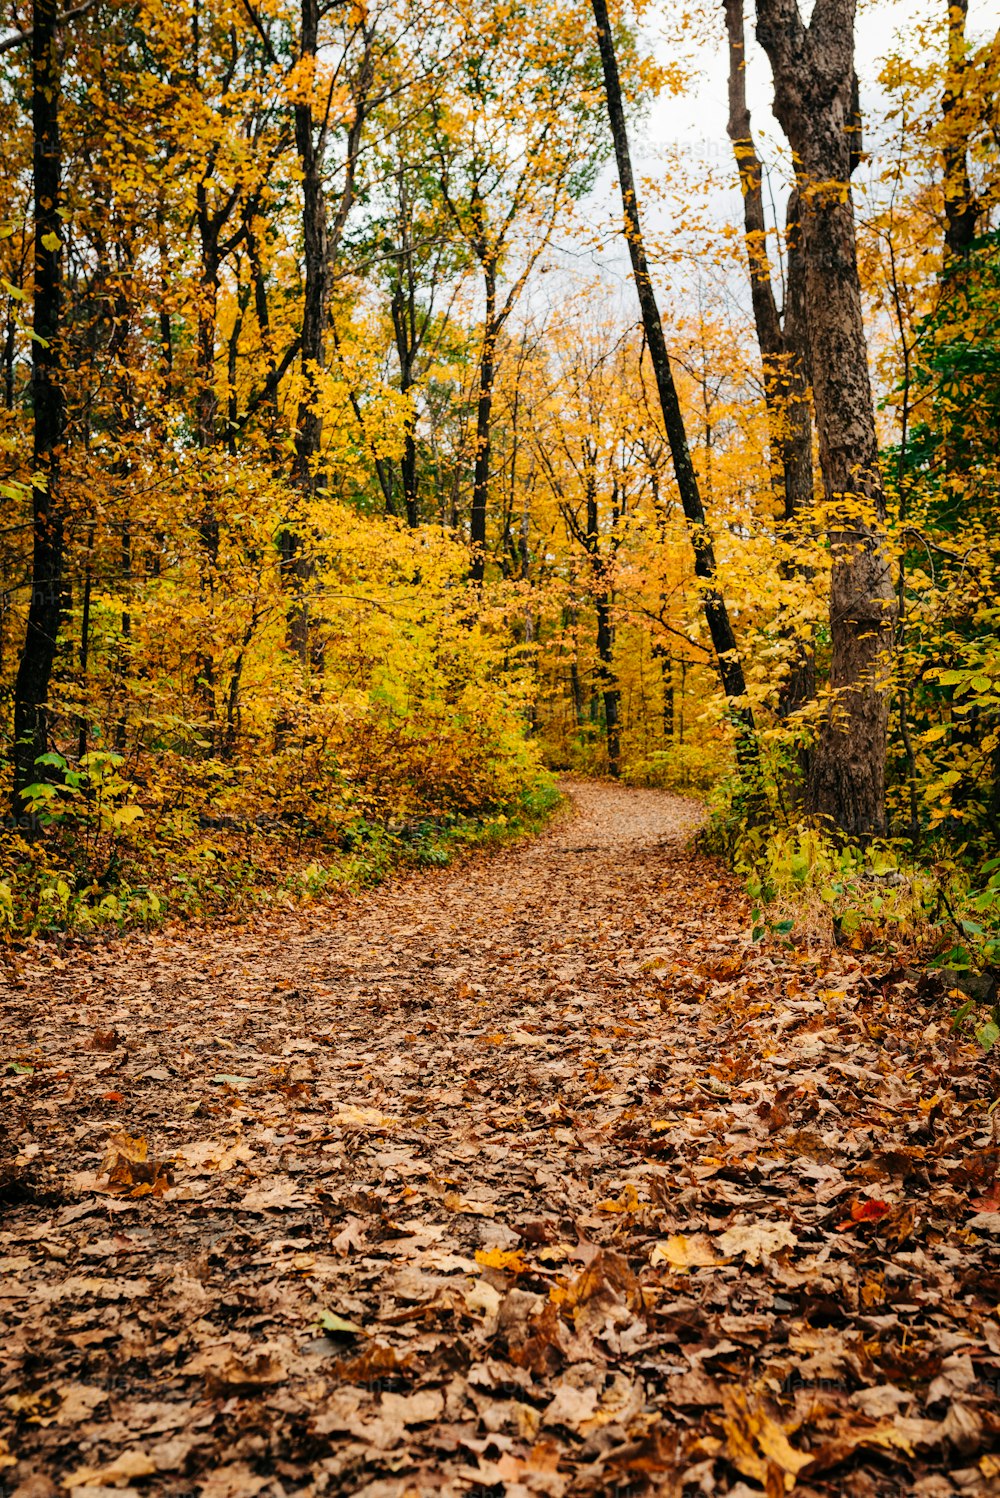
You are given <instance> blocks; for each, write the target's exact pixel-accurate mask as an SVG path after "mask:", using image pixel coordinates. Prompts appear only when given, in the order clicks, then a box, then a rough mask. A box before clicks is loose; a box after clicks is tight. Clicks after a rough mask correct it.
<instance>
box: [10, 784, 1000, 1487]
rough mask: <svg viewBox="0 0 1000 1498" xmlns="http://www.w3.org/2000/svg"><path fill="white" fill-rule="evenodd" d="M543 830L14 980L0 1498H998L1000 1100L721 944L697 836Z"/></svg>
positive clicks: (816, 991)
mask: <svg viewBox="0 0 1000 1498" xmlns="http://www.w3.org/2000/svg"><path fill="white" fill-rule="evenodd" d="M570 790H571V794H572V799H573V802H574V809H575V815H574V817H573V818H565V819H563V820H562V821H560V822H559V823H557V824H556V825H555V826H554V828H553V829H552V830H551V831H550V832H549V833H548V834H546V835H545V836H544V837H542V838H540V839H538V840H537V841H536V842H535V843H533V844H531V845H527V846H522V847H519V848H517V849H514V850H511V851H508V852H506V853H504V854H502V855H500V856H498V857H495V858H493V859H491V860H488V861H487V860H481V861H478V862H469V863H466V864H464V865H463V866H460V867H458V868H452V869H447V870H442V871H436V872H434V873H424V874H421V875H419V876H414V877H412V878H410V879H408V880H406V881H404V882H401V883H397V884H395V885H393V886H391V887H389V888H386V889H383V890H382V891H380V892H378V893H375V894H372V895H370V896H366V897H364V898H360V899H353V900H348V899H344V900H343V901H342V902H340V903H339V904H331V905H327V906H325V907H322V908H318V907H312V908H311V909H309V910H307V911H289V912H287V913H283V914H281V915H280V916H272V917H271V918H269V919H268V920H261V919H255V921H254V922H253V923H252V924H248V925H246V926H244V927H229V928H223V929H219V928H215V929H208V930H200V931H199V930H194V929H191V928H188V929H185V930H180V929H178V930H174V931H167V932H160V933H157V934H152V935H146V936H133V937H130V938H129V939H128V941H127V943H123V944H118V945H109V946H101V945H95V946H93V947H92V948H90V949H80V948H78V949H76V950H74V951H72V953H71V954H70V955H69V956H66V955H64V956H59V955H53V954H50V955H49V956H48V957H47V958H43V957H39V958H37V959H35V965H34V966H31V965H30V964H28V963H27V962H26V964H25V966H24V968H23V970H22V974H21V981H20V984H19V986H17V987H13V988H8V989H7V990H6V991H5V993H4V996H3V1010H2V1012H3V1028H2V1034H3V1036H4V1037H5V1051H4V1058H3V1059H4V1061H5V1062H8V1063H9V1064H7V1065H6V1067H5V1069H4V1073H3V1080H2V1088H3V1092H2V1097H3V1108H2V1112H0V1202H2V1209H0V1211H2V1215H0V1325H2V1326H3V1328H4V1336H3V1338H2V1340H0V1431H2V1435H0V1481H2V1482H4V1483H5V1484H6V1490H7V1491H8V1492H9V1493H11V1494H17V1495H18V1498H54V1495H61V1494H66V1493H68V1494H71V1495H72V1494H73V1493H79V1494H80V1495H83V1498H87V1495H92V1494H96V1493H99V1492H100V1491H102V1490H103V1491H105V1492H108V1491H114V1492H116V1493H118V1494H123V1493H124V1494H126V1495H128V1494H140V1495H144V1494H148V1495H171V1498H181V1495H187V1494H192V1495H193V1494H198V1495H200V1498H246V1495H254V1494H257V1493H261V1494H264V1495H265V1498H267V1495H275V1498H276V1495H281V1494H306V1495H312V1494H316V1495H319V1494H355V1495H365V1498H423V1495H428V1498H429V1495H432V1494H433V1495H459V1494H462V1495H465V1494H471V1495H479V1498H492V1495H500V1494H508V1495H511V1498H523V1495H532V1494H542V1495H551V1498H562V1495H564V1494H594V1495H598V1494H612V1493H613V1494H616V1495H626V1494H637V1495H638V1494H644V1493H658V1494H665V1495H671V1498H688V1495H695V1494H729V1495H731V1498H747V1495H750V1494H756V1493H764V1494H766V1495H768V1498H776V1495H783V1494H787V1493H792V1492H794V1493H796V1494H798V1495H800V1498H815V1495H841V1494H848V1493H849V1494H851V1495H852V1498H903V1495H907V1498H947V1495H951V1494H1000V1455H998V1454H997V1453H998V1448H1000V1326H998V1321H997V1314H996V1307H997V1301H998V1299H1000V1210H997V1209H998V1206H1000V1193H998V1188H997V1174H998V1170H997V1168H998V1162H1000V1150H998V1144H997V1137H996V1130H995V1127H994V1115H993V1114H991V1112H990V1106H989V1105H990V1102H991V1100H992V1099H993V1098H994V1097H995V1096H996V1092H997V1083H996V1071H995V1062H993V1061H991V1060H990V1059H989V1058H988V1057H984V1056H983V1055H981V1054H980V1053H979V1052H978V1050H977V1049H974V1048H973V1047H971V1046H970V1045H968V1044H967V1043H965V1042H964V1041H961V1040H960V1039H958V1038H956V1037H954V1036H951V1035H950V1034H949V1033H948V1029H947V1023H946V1016H947V1005H946V1002H944V1001H942V999H941V998H940V997H939V996H937V997H936V996H935V995H934V994H933V993H932V992H929V991H928V992H922V991H921V989H920V986H919V985H918V984H916V983H914V982H912V981H910V980H909V979H908V978H907V976H906V975H901V974H899V973H888V974H885V973H880V971H879V964H878V963H877V962H876V961H875V960H874V959H872V958H867V957H864V956H861V955H859V954H857V953H852V952H847V951H845V950H843V949H837V950H834V951H832V952H831V951H826V950H811V951H804V950H796V949H794V948H787V949H777V948H774V947H769V948H766V949H763V950H762V949H760V948H755V947H753V946H752V945H751V943H750V942H749V939H748V922H747V912H746V909H745V906H744V903H743V901H742V899H741V897H740V895H739V892H738V891H737V890H736V888H735V887H734V885H733V884H732V882H731V881H730V880H728V878H727V877H726V876H725V875H724V874H723V873H722V872H721V871H720V869H719V867H718V866H717V865H716V864H715V863H713V862H712V861H710V860H707V859H703V858H700V857H699V856H697V855H696V854H694V853H692V852H691V851H690V849H689V847H688V839H689V836H690V833H691V831H692V828H693V826H694V823H695V821H696V817H697V809H696V808H695V807H693V806H692V805H691V804H690V803H687V802H684V801H682V800H679V799H677V798H674V797H671V796H668V795H665V794H662V793H658V792H652V791H635V790H631V791H627V790H625V789H622V788H618V787H613V786H608V785H599V784H593V783H591V784H578V785H574V786H572V787H570ZM581 847H582V848H585V850H586V857H581V856H580V852H579V850H580V848H581ZM882 966H883V967H884V962H883V964H882Z"/></svg>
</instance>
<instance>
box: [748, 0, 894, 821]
mask: <svg viewBox="0 0 1000 1498" xmlns="http://www.w3.org/2000/svg"><path fill="white" fill-rule="evenodd" d="M854 9H855V0H816V3H815V6H814V8H813V13H812V18H811V20H810V23H809V25H808V26H806V25H805V24H804V23H803V21H802V19H801V17H800V15H799V11H798V6H797V4H796V0H757V36H758V39H759V41H760V43H761V46H762V47H763V48H764V51H765V52H766V53H767V55H768V57H769V59H770V62H771V69H772V73H773V76H774V109H775V114H776V116H777V118H778V120H779V122H780V124H781V127H782V129H783V130H784V132H785V135H786V136H787V137H788V141H789V144H790V146H791V148H792V152H793V155H794V158H795V164H796V165H795V170H796V180H797V185H798V189H799V205H800V214H801V224H802V244H803V256H804V261H805V301H806V316H807V323H808V329H809V351H810V360H809V363H810V368H811V371H812V378H813V399H814V404H815V410H816V426H817V430H818V432H819V451H820V466H821V469H822V474H823V488H824V492H825V498H826V502H827V510H828V520H827V526H828V534H829V541H830V549H831V582H830V632H831V665H830V689H831V698H830V704H829V707H828V709H827V711H826V714H825V716H824V721H823V723H822V725H821V728H820V734H819V739H818V742H817V744H816V748H815V752H814V755H813V763H812V768H811V774H810V783H809V803H810V807H811V809H812V810H813V811H815V812H817V813H819V814H820V815H822V816H825V817H828V818H829V819H830V820H831V821H832V822H833V823H834V825H835V826H836V827H837V828H839V829H840V831H841V832H842V833H844V834H845V835H847V836H848V837H855V838H860V839H862V840H865V839H868V838H870V837H872V836H876V835H878V834H880V833H883V832H884V831H885V825H886V823H885V758H886V732H887V726H888V712H889V696H888V679H889V669H890V665H891V658H892V635H893V625H894V619H895V595H894V592H893V588H892V579H891V573H890V559H889V554H888V547H887V543H886V536H885V529H884V520H885V498H884V494H883V491H882V481H881V475H880V472H879V464H878V443H877V439H876V433H875V418H874V411H873V406H872V393H871V382H870V379H869V373H868V357H867V347H866V344H865V331H864V323H863V320H862V309H861V284H860V279H859V276H858V263H857V244H856V239H855V228H854V206H853V202H852V198H851V191H850V177H851V171H852V169H853V165H854V162H855V161H856V159H857V158H856V152H857V150H858V148H859V144H860V142H859V138H858V136H859V122H858V117H857V79H856V75H855V71H854Z"/></svg>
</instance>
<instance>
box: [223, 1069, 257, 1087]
mask: <svg viewBox="0 0 1000 1498" xmlns="http://www.w3.org/2000/svg"><path fill="white" fill-rule="evenodd" d="M256 1080H257V1079H256V1077H238V1076H236V1074H235V1073H234V1072H228V1071H220V1072H219V1075H218V1076H217V1077H213V1078H212V1081H213V1082H220V1083H222V1084H224V1085H225V1086H226V1087H250V1086H252V1084H253V1083H254V1082H255V1081H256Z"/></svg>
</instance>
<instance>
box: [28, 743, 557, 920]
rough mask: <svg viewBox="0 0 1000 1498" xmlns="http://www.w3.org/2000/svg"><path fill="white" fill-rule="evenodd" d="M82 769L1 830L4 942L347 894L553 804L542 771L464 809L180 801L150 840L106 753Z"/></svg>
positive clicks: (524, 825) (485, 842) (486, 837)
mask: <svg viewBox="0 0 1000 1498" xmlns="http://www.w3.org/2000/svg"><path fill="white" fill-rule="evenodd" d="M109 758H110V757H109ZM88 768H89V773H90V775H91V778H92V779H91V784H90V785H89V786H88V788H87V789H88V796H87V798H86V800H85V801H84V802H81V804H80V805H79V806H78V807H77V808H76V814H75V815H63V816H61V817H60V816H53V815H52V813H51V812H50V813H49V820H48V822H47V824H46V825H44V826H43V827H42V828H41V830H40V831H38V830H37V825H36V828H35V829H32V831H33V835H31V836H27V835H25V833H26V832H27V831H28V829H21V830H20V831H19V832H18V833H17V834H16V835H14V836H12V837H10V838H8V839H7V840H6V841H5V844H4V848H3V855H2V864H0V940H3V941H6V942H7V943H12V942H13V943H16V942H17V941H19V940H24V939H27V938H31V937H45V936H54V935H56V934H58V933H61V932H74V933H81V932H95V931H105V932H112V931H116V930H117V931H125V930H128V929H132V928H135V927H139V926H151V925H157V924H160V923H162V922H165V921H169V920H177V919H182V920H197V919H203V918H209V917H216V918H217V917H219V916H225V915H229V914H232V913H234V912H237V911H238V912H240V913H246V912H247V911H248V910H251V909H254V908H262V907H266V906H273V905H281V904H288V905H293V904H298V903H301V902H305V901H308V900H312V899H316V898H321V897H323V896H325V895H329V894H333V893H335V892H337V891H344V892H350V891H357V890H361V889H364V888H369V887H372V886H375V885H377V884H379V883H381V882H382V881H383V880H385V879H386V878H387V877H389V876H390V875H391V874H393V873H396V872H397V871H400V870H404V869H407V868H430V867H441V866H444V865H447V864H449V863H452V862H453V861H454V860H455V859H456V858H458V857H461V856H462V855H464V854H466V853H469V852H472V851H475V850H477V849H485V850H489V849H491V848H498V847H501V846H503V845H504V844H506V843H509V842H513V841H515V840H517V839H518V838H521V837H526V836H529V835H531V834H533V833H535V832H537V831H539V830H540V829H541V828H542V827H543V826H544V825H545V823H546V822H547V821H548V819H549V818H550V817H551V816H552V814H553V813H554V812H555V811H556V809H557V808H558V807H559V805H560V803H561V801H562V797H561V795H560V793H559V791H558V789H557V788H556V785H555V782H554V781H553V779H552V777H551V776H549V775H547V774H545V773H540V774H538V775H537V777H536V778H535V780H534V781H533V783H531V784H529V785H528V786H527V787H526V788H523V789H522V790H521V791H520V792H519V793H518V794H516V795H514V796H512V797H511V798H509V799H507V800H505V801H503V802H501V803H499V804H496V805H492V806H488V807H483V808H480V809H478V810H474V811H468V810H467V811H462V812H458V811H453V812H443V813H441V814H437V815H430V814H427V815H423V816H413V817H409V818H401V817H379V816H377V815H372V814H371V813H369V814H368V815H363V814H357V813H355V814H350V815H346V816H345V817H344V818H343V819H342V820H341V821H340V822H339V824H337V825H336V826H331V825H330V824H329V823H324V824H318V823H311V822H310V821H309V820H308V819H307V818H304V817H299V818H286V819H279V820H274V821H264V820H261V819H258V820H254V821H242V822H241V821H239V820H237V819H236V818H232V817H225V816H223V817H218V818H205V817H203V816H201V817H196V816H195V815H194V814H193V813H191V812H190V811H188V812H186V813H184V814H177V815H175V816H173V817H171V818H165V819H163V820H162V821H161V823H160V824H159V826H158V827H157V833H156V837H155V838H151V837H150V836H149V830H148V827H147V829H146V830H145V832H144V835H143V837H142V838H141V839H140V838H138V837H137V836H135V835H134V834H133V823H134V822H135V820H136V818H134V817H132V816H130V815H129V814H128V807H129V803H128V801H127V799H126V796H127V788H126V787H125V785H124V782H122V781H120V779H119V776H118V766H117V765H116V764H114V763H110V764H109V763H107V762H106V761H102V762H101V763H98V764H92V765H91V766H90V767H86V766H85V767H84V773H85V774H86V773H88ZM70 789H71V790H72V789H74V787H72V786H71V788H70ZM49 799H50V798H49ZM122 813H125V814H124V815H123V814H122ZM44 815H45V814H44V810H43V809H36V816H44Z"/></svg>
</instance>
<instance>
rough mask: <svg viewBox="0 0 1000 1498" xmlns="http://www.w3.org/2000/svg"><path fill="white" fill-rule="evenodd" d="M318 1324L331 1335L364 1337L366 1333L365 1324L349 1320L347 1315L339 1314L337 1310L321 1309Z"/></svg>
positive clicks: (317, 1319)
mask: <svg viewBox="0 0 1000 1498" xmlns="http://www.w3.org/2000/svg"><path fill="white" fill-rule="evenodd" d="M316 1325H317V1326H318V1327H320V1328H321V1329H322V1330H323V1331H325V1332H326V1333H327V1334H328V1335H329V1336H331V1337H363V1336H364V1334H365V1329H364V1327H363V1326H359V1325H358V1323H357V1322H356V1321H349V1320H348V1319H347V1317H346V1316H338V1315H337V1313H336V1311H320V1313H319V1316H318V1317H317V1318H316Z"/></svg>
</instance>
